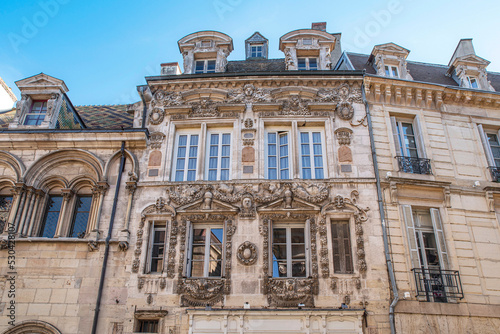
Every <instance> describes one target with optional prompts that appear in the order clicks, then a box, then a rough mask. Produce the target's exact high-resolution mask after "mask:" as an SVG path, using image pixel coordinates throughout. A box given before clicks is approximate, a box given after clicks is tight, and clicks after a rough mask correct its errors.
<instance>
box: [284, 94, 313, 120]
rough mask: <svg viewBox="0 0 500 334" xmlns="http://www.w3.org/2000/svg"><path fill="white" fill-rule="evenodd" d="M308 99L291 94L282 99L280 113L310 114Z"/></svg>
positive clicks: (293, 114)
mask: <svg viewBox="0 0 500 334" xmlns="http://www.w3.org/2000/svg"><path fill="white" fill-rule="evenodd" d="M308 104H309V101H307V100H304V99H301V98H300V97H299V96H297V95H292V96H291V97H290V98H289V99H288V100H285V101H283V103H282V109H281V111H280V112H279V114H280V115H292V116H297V115H310V114H311V112H310V110H309V105H308Z"/></svg>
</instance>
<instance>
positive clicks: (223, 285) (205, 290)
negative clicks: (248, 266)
mask: <svg viewBox="0 0 500 334" xmlns="http://www.w3.org/2000/svg"><path fill="white" fill-rule="evenodd" d="M228 290H229V284H228V280H227V279H226V278H219V279H208V278H182V279H179V280H178V282H177V293H178V294H179V295H180V296H181V306H206V305H214V304H216V303H219V302H222V301H223V299H224V295H226V294H228Z"/></svg>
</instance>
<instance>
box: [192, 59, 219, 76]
mask: <svg viewBox="0 0 500 334" xmlns="http://www.w3.org/2000/svg"><path fill="white" fill-rule="evenodd" d="M194 73H215V60H213V59H205V60H197V61H196V68H195V71H194Z"/></svg>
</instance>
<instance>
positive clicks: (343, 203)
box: [319, 190, 370, 278]
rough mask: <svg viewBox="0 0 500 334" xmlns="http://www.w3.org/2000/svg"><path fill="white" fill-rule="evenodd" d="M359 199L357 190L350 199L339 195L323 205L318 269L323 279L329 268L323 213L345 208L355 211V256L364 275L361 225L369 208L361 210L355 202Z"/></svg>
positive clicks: (364, 262) (326, 276) (328, 273)
mask: <svg viewBox="0 0 500 334" xmlns="http://www.w3.org/2000/svg"><path fill="white" fill-rule="evenodd" d="M358 197H359V193H358V191H357V190H353V191H352V192H351V197H350V198H349V197H342V196H341V195H337V196H335V198H334V200H333V202H332V203H329V204H327V205H325V206H324V207H323V209H322V213H321V219H320V224H319V225H320V227H319V234H320V244H321V249H320V254H321V258H320V267H321V276H322V277H323V278H328V277H329V275H330V272H329V266H328V245H327V243H326V240H327V235H326V234H327V233H326V213H325V211H327V210H329V209H335V210H343V209H345V208H346V207H348V206H349V207H351V208H354V209H355V210H356V211H355V212H354V223H355V231H356V248H357V250H356V254H357V257H358V270H359V272H360V273H362V274H363V273H365V272H366V270H367V265H366V260H365V246H364V238H363V223H364V222H366V221H367V220H368V217H367V214H366V212H367V211H368V210H370V208H362V207H361V206H360V205H358V203H357V200H358Z"/></svg>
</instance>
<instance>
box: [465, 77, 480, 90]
mask: <svg viewBox="0 0 500 334" xmlns="http://www.w3.org/2000/svg"><path fill="white" fill-rule="evenodd" d="M467 82H468V83H469V87H470V88H474V89H478V88H479V85H478V83H477V79H476V78H475V77H472V76H467Z"/></svg>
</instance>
